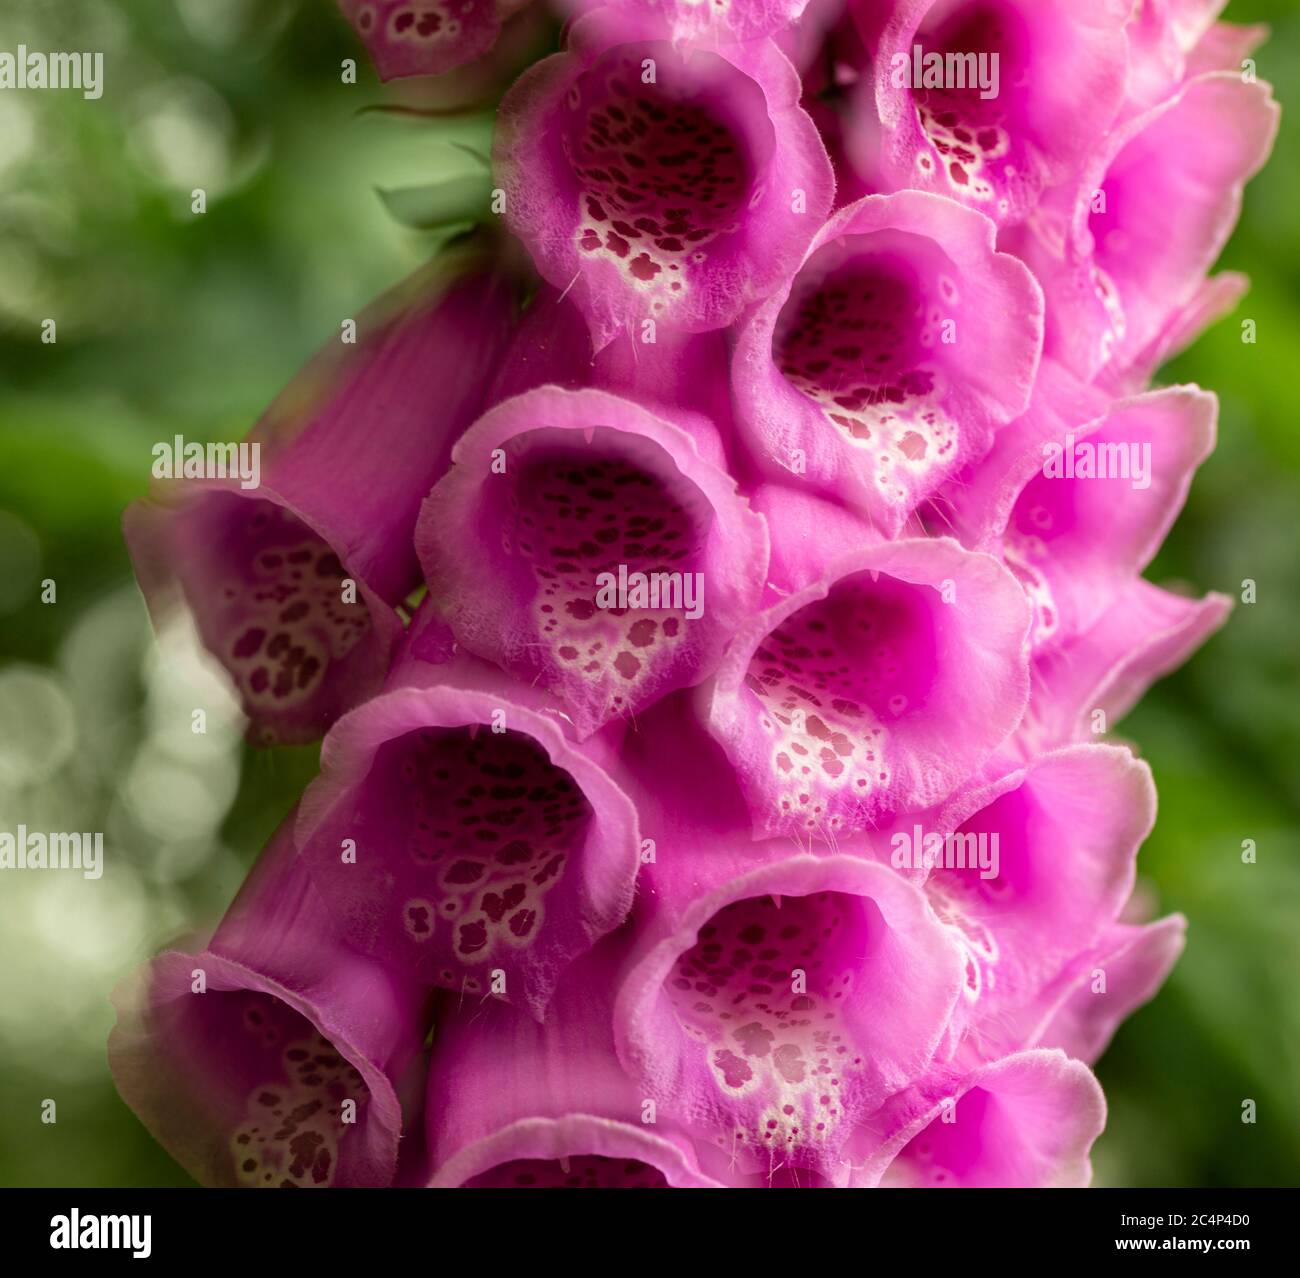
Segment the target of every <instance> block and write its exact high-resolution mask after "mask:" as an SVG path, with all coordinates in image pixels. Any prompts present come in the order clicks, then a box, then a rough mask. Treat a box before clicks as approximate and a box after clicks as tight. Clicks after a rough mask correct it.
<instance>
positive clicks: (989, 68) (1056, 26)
mask: <svg viewBox="0 0 1300 1278" xmlns="http://www.w3.org/2000/svg"><path fill="white" fill-rule="evenodd" d="M851 7H852V9H853V12H854V15H855V17H856V18H857V21H858V25H859V29H860V31H861V32H862V37H863V42H864V44H865V45H866V47H867V49H868V50H869V51H870V52H871V54H872V55H873V56H872V60H873V65H874V68H875V88H876V109H877V112H878V114H879V117H880V124H881V133H882V137H881V143H880V160H879V162H880V166H881V169H882V171H883V174H884V175H885V178H886V180H887V181H888V183H889V188H888V189H895V190H898V189H902V188H907V187H912V188H916V189H919V190H922V191H932V192H934V193H935V194H937V195H947V196H951V197H952V198H953V199H957V200H961V201H962V202H963V203H966V204H969V205H970V206H971V207H972V208H977V209H979V210H980V211H981V212H982V213H986V214H988V216H989V217H991V218H993V220H994V221H996V222H997V223H999V224H1000V225H1001V224H1006V223H1015V222H1019V221H1021V220H1023V219H1024V218H1025V217H1026V216H1028V215H1029V214H1030V213H1032V212H1033V210H1034V207H1035V205H1036V203H1037V201H1038V197H1039V195H1040V193H1041V192H1042V191H1043V190H1044V188H1047V187H1051V186H1055V185H1057V184H1059V183H1061V182H1065V181H1068V180H1070V179H1071V178H1073V177H1074V175H1075V174H1076V173H1077V171H1078V169H1079V167H1080V165H1082V164H1083V163H1084V162H1085V161H1086V160H1087V159H1088V157H1089V156H1090V155H1091V154H1092V153H1093V152H1094V151H1095V150H1096V149H1097V148H1098V147H1099V146H1100V145H1101V142H1102V139H1103V138H1104V137H1105V136H1106V133H1107V130H1108V129H1109V128H1110V126H1111V124H1112V122H1113V121H1114V119H1115V117H1116V114H1117V113H1118V111H1119V108H1120V104H1121V102H1122V100H1123V94H1124V86H1125V82H1126V78H1127V70H1128V44H1127V40H1126V36H1125V23H1126V22H1127V19H1128V16H1129V13H1130V11H1131V10H1132V8H1133V5H1132V4H1131V2H1130V0H1089V2H1088V3H1086V4H1080V3H1078V0H900V2H899V3H897V4H893V5H886V4H880V3H878V2H877V0H851Z"/></svg>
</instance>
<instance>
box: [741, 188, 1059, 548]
mask: <svg viewBox="0 0 1300 1278" xmlns="http://www.w3.org/2000/svg"><path fill="white" fill-rule="evenodd" d="M994 238H995V231H994V226H993V223H992V222H990V221H989V220H988V219H987V218H985V217H982V216H981V215H980V214H978V213H974V212H972V211H971V210H970V209H967V208H963V207H962V206H961V205H960V204H957V203H955V202H954V201H952V200H946V199H941V198H940V197H938V196H934V195H926V194H922V193H920V192H915V191H909V192H902V193H899V194H897V195H891V196H868V197H867V198H865V199H863V200H861V201H859V202H858V203H856V204H852V205H850V206H848V207H847V208H844V209H841V210H840V211H839V212H838V213H836V214H835V216H834V217H832V218H831V219H830V221H829V222H827V223H826V225H825V226H824V227H823V228H822V229H821V230H820V231H819V232H818V233H817V236H816V238H815V239H814V240H813V242H812V244H811V246H810V248H809V252H808V255H807V257H806V258H805V259H804V261H803V263H802V265H800V267H799V269H798V271H797V272H795V274H794V275H793V277H792V278H790V279H789V280H787V281H786V282H785V283H784V284H783V285H782V286H781V287H780V288H779V289H777V290H776V291H775V292H774V293H773V294H772V295H771V296H770V297H769V298H767V300H766V301H764V302H763V303H762V304H761V305H759V306H756V307H754V308H753V309H752V310H751V311H750V312H749V313H748V314H747V315H746V316H745V318H744V320H743V322H742V323H741V324H740V325H738V327H737V333H736V342H735V355H734V357H733V360H732V390H733V394H734V396H735V400H736V416H737V421H738V424H739V426H740V428H741V429H742V430H743V431H744V433H745V438H746V442H747V443H748V445H749V447H750V450H751V451H752V453H753V454H754V456H755V459H756V460H757V461H758V463H759V464H760V465H761V466H763V467H764V468H765V469H766V471H767V472H768V473H769V474H774V475H778V476H784V477H785V478H787V479H797V480H798V481H800V482H803V483H808V484H811V485H814V486H816V487H818V488H819V489H820V490H822V491H824V492H827V493H830V494H834V495H835V496H836V497H837V498H838V499H839V500H842V501H847V502H849V503H851V504H853V505H855V506H857V507H858V508H859V509H861V510H863V511H864V512H866V513H867V514H868V515H869V516H870V517H871V519H872V521H873V523H875V524H876V525H877V526H878V527H879V528H880V530H881V531H882V532H883V533H884V534H885V535H886V536H895V535H896V534H897V533H898V532H899V530H900V529H901V528H902V527H903V525H904V523H905V521H906V520H907V517H908V515H909V514H910V513H911V511H912V510H913V509H914V508H915V507H916V506H917V505H918V504H919V503H920V502H921V501H923V500H924V499H925V498H926V497H928V496H929V495H930V494H931V493H932V492H934V490H935V489H936V488H937V487H938V486H939V485H940V484H941V483H942V482H943V481H944V480H945V479H946V478H947V477H949V476H950V475H952V474H953V473H954V472H956V471H957V470H959V469H961V468H962V467H964V466H966V465H968V464H970V463H971V462H973V461H977V460H978V459H979V458H980V457H981V456H982V455H983V454H984V453H985V452H986V451H987V450H988V447H989V445H990V443H991V442H992V439H993V433H994V431H995V430H996V429H997V428H998V427H999V426H1001V425H1003V424H1004V423H1005V422H1007V421H1009V420H1011V419H1012V418H1013V417H1015V416H1017V415H1018V414H1019V413H1021V412H1022V411H1023V410H1024V409H1025V407H1026V406H1027V405H1028V403H1029V396H1030V389H1031V387H1032V386H1033V382H1034V372H1035V369H1036V368H1037V366H1038V358H1039V351H1040V347H1041V342H1042V295H1041V293H1040V291H1039V288H1038V286H1037V284H1036V283H1035V282H1034V279H1033V277H1032V276H1031V275H1030V273H1029V271H1028V270H1027V269H1026V268H1025V266H1024V265H1023V263H1021V262H1019V261H1017V260H1016V259H1015V258H1013V257H1010V256H1008V255H1007V254H1005V253H999V252H997V251H996V250H995V248H994Z"/></svg>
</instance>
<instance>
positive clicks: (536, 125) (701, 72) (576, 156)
mask: <svg viewBox="0 0 1300 1278" xmlns="http://www.w3.org/2000/svg"><path fill="white" fill-rule="evenodd" d="M663 36H664V28H663V26H662V24H661V23H660V22H659V21H658V20H657V19H655V18H654V17H652V16H649V15H646V16H644V17H640V16H638V17H633V16H632V15H628V14H626V13H620V12H617V11H614V10H602V11H597V12H593V13H589V14H587V15H586V16H584V17H582V18H580V19H579V20H578V21H577V22H576V23H575V24H574V25H573V27H572V28H571V29H570V32H569V41H568V43H569V47H568V50H567V51H566V52H564V53H559V54H556V55H554V56H553V57H550V58H546V59H545V60H543V61H541V62H539V63H536V64H535V65H534V66H533V67H532V68H530V69H529V70H528V71H527V72H526V73H525V74H524V75H523V76H521V77H520V79H519V80H518V81H517V82H516V84H515V85H514V87H513V88H512V89H511V90H510V92H509V93H508V94H507V95H506V97H505V99H504V101H503V102H502V105H501V111H500V115H499V117H498V120H497V136H496V142H495V147H494V163H495V169H496V172H497V177H498V181H499V182H500V185H501V189H502V190H503V191H504V192H505V198H506V204H505V213H506V218H507V221H508V222H509V224H510V226H511V228H512V229H513V230H514V231H515V233H516V234H518V235H519V236H520V238H521V239H522V240H523V241H524V243H525V244H526V245H527V246H528V249H529V251H530V253H531V254H532V256H533V259H534V261H535V262H536V263H537V267H538V269H539V270H540V272H541V273H542V275H543V276H544V277H545V278H546V279H547V280H548V281H549V282H550V283H551V284H553V285H554V286H555V287H556V288H559V289H564V290H566V291H567V290H570V289H571V290H572V296H573V298H574V299H575V301H576V302H577V304H578V306H579V308H580V309H581V310H582V312H583V313H584V314H585V315H586V317H587V321H588V323H589V325H590V327H591V334H592V339H593V342H594V344H595V346H596V347H597V349H599V348H601V347H603V346H605V345H607V344H608V343H609V341H610V340H611V339H612V338H613V337H614V336H615V334H616V333H618V331H619V330H620V329H626V330H629V331H631V332H632V335H633V337H634V338H639V339H640V340H642V341H644V340H645V337H644V333H645V331H646V325H647V324H648V323H653V324H654V325H660V326H663V327H666V328H676V329H684V330H686V331H689V332H703V331H706V330H709V329H714V328H721V327H723V326H724V325H726V324H729V323H730V322H731V321H732V320H734V319H735V317H736V315H737V314H738V313H739V312H740V310H741V308H742V307H743V306H745V305H746V304H747V303H749V302H752V301H755V300H757V299H758V298H760V297H763V296H765V295H766V294H767V293H768V292H769V291H770V290H771V289H772V288H773V287H775V286H776V284H777V283H778V282H779V281H780V280H781V279H782V277H783V276H785V275H787V274H788V273H789V272H790V271H791V270H793V269H794V267H795V265H796V264H797V263H798V261H799V259H800V257H801V256H802V254H803V250H804V248H805V247H806V245H807V244H808V241H809V240H810V239H811V238H812V236H813V233H814V232H815V231H816V229H817V228H818V227H819V226H820V225H821V223H822V221H823V220H824V218H825V217H826V214H827V213H828V212H829V210H830V205H831V198H832V193H833V187H834V178H833V175H832V172H831V166H830V161H829V160H828V159H827V157H826V150H825V148H824V147H823V145H822V143H821V140H820V138H819V137H818V135H817V130H816V128H815V127H814V125H813V123H812V121H811V120H810V119H809V118H808V116H807V115H806V114H805V112H804V111H803V110H802V108H801V107H800V106H799V87H800V86H799V78H798V76H797V75H796V73H795V71H794V68H793V67H791V66H790V64H789V62H788V61H787V59H786V58H785V56H784V54H782V53H781V52H780V50H779V49H777V47H776V46H775V45H774V44H772V43H771V42H770V41H767V40H754V41H750V42H748V43H746V44H743V45H729V46H726V47H723V48H720V49H718V50H717V51H716V52H715V51H706V50H702V49H692V48H689V47H683V48H678V47H675V46H674V45H672V44H670V43H667V42H666V41H665V40H664V38H663Z"/></svg>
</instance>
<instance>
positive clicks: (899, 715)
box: [702, 539, 1029, 838]
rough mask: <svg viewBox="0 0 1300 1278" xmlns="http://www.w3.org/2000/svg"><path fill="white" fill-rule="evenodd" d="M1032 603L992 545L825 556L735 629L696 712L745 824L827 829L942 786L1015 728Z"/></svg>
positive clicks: (898, 547) (1024, 687)
mask: <svg viewBox="0 0 1300 1278" xmlns="http://www.w3.org/2000/svg"><path fill="white" fill-rule="evenodd" d="M1028 624H1029V613H1028V609H1027V606H1026V598H1025V595H1024V592H1023V591H1022V590H1021V589H1020V588H1019V586H1017V584H1016V582H1015V580H1014V578H1012V576H1011V575H1010V574H1009V573H1008V572H1007V571H1006V570H1005V569H1004V568H1002V567H1001V566H1000V565H999V564H998V563H996V562H995V561H994V560H993V559H992V558H990V557H989V556H987V555H979V554H970V553H968V552H965V551H963V550H962V549H961V548H960V547H959V546H957V545H956V543H954V542H952V541H947V540H940V539H933V540H930V539H927V540H905V541H897V542H884V543H881V544H880V545H878V546H875V547H872V548H870V549H868V550H864V551H859V552H857V553H855V554H852V555H849V556H846V557H845V558H843V559H841V560H838V561H837V562H836V563H834V564H833V565H832V566H831V567H830V569H829V570H828V571H827V572H826V575H825V576H824V577H823V578H822V579H821V580H819V581H817V582H815V583H814V584H812V585H810V586H808V587H807V588H806V589H804V590H802V591H800V592H799V593H797V594H794V595H791V596H789V597H788V598H786V599H784V600H782V601H781V602H780V603H779V604H776V605H775V606H774V607H772V608H771V609H769V610H768V611H766V612H763V613H761V614H759V615H758V616H757V617H756V618H755V619H754V620H753V622H752V623H751V624H750V625H748V626H746V627H745V628H744V629H743V630H742V631H740V632H739V633H738V634H737V635H736V639H735V642H734V643H733V644H732V646H731V649H730V650H729V652H728V654H727V657H726V659H725V661H724V662H723V664H722V666H721V667H720V668H719V670H718V673H717V675H716V677H715V678H714V679H713V680H712V681H711V682H710V684H709V686H708V687H707V688H706V689H705V690H704V698H703V706H702V713H703V714H704V715H705V717H706V719H707V722H708V724H709V727H710V730H711V731H712V732H713V733H714V735H715V736H716V737H717V738H718V740H719V741H720V742H721V743H722V745H723V748H724V749H725V750H726V751H727V754H728V757H729V758H730V759H731V761H732V764H733V766H734V767H735V769H736V771H737V774H738V775H739V776H740V778H741V780H742V783H743V785H744V787H745V791H746V794H747V796H748V798H749V803H750V807H751V811H752V814H753V823H754V831H755V834H756V835H760V836H773V835H778V834H786V835H788V834H802V835H805V836H807V835H813V836H815V837H818V838H834V837H835V836H836V835H838V834H839V833H841V832H845V833H847V832H850V831H853V830H860V829H864V828H866V827H868V826H870V825H874V824H876V823H877V822H879V821H880V820H881V819H882V818H884V817H886V816H888V815H890V814H893V813H896V812H899V811H912V810H918V809H923V808H927V807H929V806H931V805H932V804H935V803H938V802H940V801H941V800H943V799H944V798H946V797H947V796H948V795H949V794H950V793H951V792H952V791H953V790H954V789H955V788H956V786H957V785H959V784H960V783H961V782H962V781H963V780H964V779H965V778H967V777H968V776H970V775H971V774H972V773H974V772H975V770H976V769H977V768H978V767H979V766H980V765H981V764H982V763H983V762H984V760H985V759H986V758H987V757H988V756H989V755H990V754H992V752H993V751H994V750H995V749H996V748H997V747H998V746H999V745H1001V743H1002V742H1003V741H1004V740H1005V739H1006V737H1007V736H1008V735H1009V734H1010V733H1011V732H1012V731H1013V730H1014V729H1015V727H1016V725H1017V724H1018V723H1019V721H1020V717H1021V714H1022V713H1023V710H1024V706H1025V701H1026V698H1027V696H1028V693H1029V669H1028V651H1027V640H1028Z"/></svg>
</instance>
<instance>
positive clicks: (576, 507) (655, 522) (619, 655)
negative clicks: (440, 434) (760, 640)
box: [416, 387, 768, 734]
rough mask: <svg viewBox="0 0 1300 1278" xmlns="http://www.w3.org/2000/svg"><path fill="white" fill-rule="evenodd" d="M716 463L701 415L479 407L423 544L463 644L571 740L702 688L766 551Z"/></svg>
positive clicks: (582, 396) (556, 398) (570, 395)
mask: <svg viewBox="0 0 1300 1278" xmlns="http://www.w3.org/2000/svg"><path fill="white" fill-rule="evenodd" d="M710 439H711V440H713V441H714V442H712V443H709V442H708V441H709V440H710ZM697 441H698V442H697ZM710 453H711V454H712V455H713V456H715V457H719V456H720V445H719V444H718V443H717V442H716V432H713V431H712V428H711V427H710V426H709V424H708V423H707V422H704V421H699V420H696V421H692V422H691V424H690V433H688V432H687V430H686V429H683V428H682V427H681V426H678V425H675V424H674V423H673V422H669V421H667V420H665V419H663V418H661V417H659V416H657V415H656V414H655V413H652V412H650V411H649V410H647V409H645V408H642V407H641V406H640V405H638V404H636V403H634V402H632V401H631V400H627V399H623V398H620V397H617V396H614V395H609V394H606V393H604V392H601V391H595V390H582V391H565V390H561V389H558V388H556V387H541V388H539V389H538V390H535V391H531V392H529V393H528V394H525V395H520V396H517V397H516V398H514V399H511V400H508V401H507V402H505V403H503V404H499V405H498V406H497V407H496V408H494V409H492V410H491V411H489V412H488V413H486V414H485V415H484V416H483V417H482V418H481V419H480V420H479V421H478V422H477V423H476V424H475V425H474V426H473V427H472V428H471V429H470V430H469V432H468V433H467V434H466V435H465V436H464V437H463V438H462V439H461V440H460V442H459V443H458V444H457V445H456V449H455V453H454V464H453V466H452V468H451V471H450V473H449V474H448V475H447V476H446V477H445V478H444V479H443V480H442V481H441V482H440V483H439V484H438V485H437V486H436V487H435V488H434V490H433V491H432V492H431V493H430V495H429V498H428V500H427V501H426V502H425V504H424V508H423V510H422V512H421V515H420V522H419V528H418V531H417V537H416V540H417V546H418V548H419V553H420V559H421V562H422V563H423V565H424V572H425V577H426V579H427V580H428V582H429V588H430V591H431V593H432V594H433V596H434V597H435V598H436V599H437V600H438V603H439V607H440V608H441V609H442V610H443V612H444V613H445V615H446V618H447V621H448V624H449V625H450V626H451V628H452V630H453V632H454V633H455V635H456V638H457V640H459V642H460V643H461V644H462V645H463V646H464V647H465V648H466V649H468V650H469V651H470V652H473V653H475V654H476V655H478V656H480V657H483V658H485V659H487V660H489V661H492V662H495V663H496V664H497V665H499V666H501V667H503V668H504V669H506V670H508V671H510V672H511V673H512V674H514V675H515V676H516V677H517V678H519V679H521V680H523V681H524V682H526V683H540V684H542V685H544V686H545V687H547V688H549V689H550V690H551V691H552V692H553V693H554V694H555V695H556V696H557V697H559V698H560V700H561V701H563V703H564V705H565V706H566V707H567V710H568V713H569V715H570V716H571V717H572V719H573V722H574V723H575V724H576V725H577V728H578V730H579V732H580V733H582V734H587V733H590V732H592V731H593V730H594V729H596V728H598V727H599V726H600V725H601V724H602V723H604V722H606V721H607V720H609V719H611V718H614V717H617V716H622V715H628V714H634V713H636V712H637V711H639V710H641V709H642V708H644V707H645V706H647V705H648V704H650V703H651V702H652V701H654V700H655V699H656V698H658V697H660V696H662V695H663V694H664V693H666V692H669V691H672V690H673V689H676V688H681V687H687V686H690V685H693V684H696V683H698V682H700V680H702V679H704V678H706V677H707V676H708V675H709V674H710V673H711V672H712V670H713V669H714V668H715V666H716V665H717V663H718V661H719V659H720V658H721V655H722V651H723V648H724V647H725V645H726V643H727V641H728V640H729V639H730V637H731V636H732V634H733V633H734V632H735V631H736V629H737V628H738V627H739V626H740V625H741V624H742V623H743V622H744V621H745V620H746V619H747V618H748V617H750V616H752V614H753V612H754V611H755V609H756V607H757V605H758V600H759V598H760V596H761V593H762V589H763V584H764V579H765V574H766V570H767V555H768V547H767V530H766V527H765V525H764V523H763V521H762V519H761V518H759V516H757V515H755V514H754V513H753V512H752V511H751V510H750V509H749V506H748V505H747V503H746V502H745V501H744V499H743V498H741V497H740V496H739V495H738V493H737V491H736V484H735V481H734V480H733V479H732V478H731V477H730V475H728V474H727V472H726V471H725V470H723V469H721V468H720V467H719V466H718V465H715V464H713V463H712V462H710V461H708V460H706V455H708V454H710Z"/></svg>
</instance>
